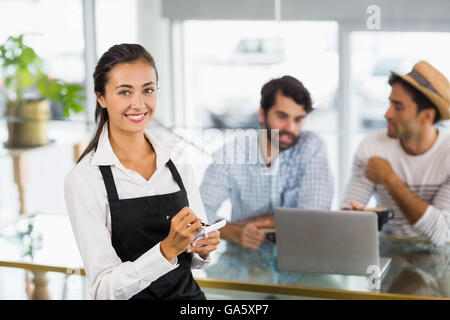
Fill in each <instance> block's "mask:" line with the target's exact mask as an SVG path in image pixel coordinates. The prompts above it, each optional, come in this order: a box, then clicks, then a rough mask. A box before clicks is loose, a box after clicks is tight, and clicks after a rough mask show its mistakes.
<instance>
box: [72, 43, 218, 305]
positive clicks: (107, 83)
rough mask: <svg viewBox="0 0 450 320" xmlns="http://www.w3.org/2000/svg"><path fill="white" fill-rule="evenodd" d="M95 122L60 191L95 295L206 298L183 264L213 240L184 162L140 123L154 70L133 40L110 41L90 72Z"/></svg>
mask: <svg viewBox="0 0 450 320" xmlns="http://www.w3.org/2000/svg"><path fill="white" fill-rule="evenodd" d="M94 85H95V94H96V96H97V107H96V110H95V120H96V122H98V128H97V131H96V134H95V136H94V138H93V139H92V141H91V142H90V143H89V145H88V147H87V148H86V150H85V151H84V152H83V154H82V155H81V157H80V159H79V160H78V163H77V165H76V166H75V168H74V169H73V170H72V171H71V172H70V173H69V174H68V175H67V176H66V179H65V184H64V192H65V199H66V205H67V210H68V213H69V217H70V221H71V225H72V229H73V231H74V234H75V239H76V241H77V244H78V247H79V250H80V253H81V257H82V259H83V262H84V265H85V269H86V275H87V278H88V281H89V286H90V293H91V295H92V297H93V298H94V299H205V295H204V294H203V292H202V291H201V290H200V288H199V286H198V285H197V283H196V282H195V280H194V279H193V277H192V273H191V268H201V267H203V266H205V265H206V264H207V263H208V262H209V260H210V258H209V254H210V252H211V251H214V250H215V249H216V248H217V245H218V244H219V241H220V240H219V232H218V231H214V232H211V233H209V234H207V235H205V236H204V237H203V238H202V239H199V240H197V241H195V242H193V240H194V237H195V235H196V234H197V232H198V231H199V230H201V228H202V225H201V223H202V222H206V214H205V211H204V208H203V204H202V202H201V199H200V194H199V191H198V187H197V183H196V181H195V178H194V172H193V170H192V167H191V166H190V165H188V164H187V163H186V161H185V159H184V157H183V155H182V152H179V151H178V152H177V151H176V148H171V147H170V146H168V145H165V144H164V143H162V142H159V141H157V140H156V139H154V138H153V137H151V136H150V135H148V134H147V133H145V128H146V127H147V125H148V124H149V122H150V120H151V119H152V118H153V115H154V113H155V111H156V101H157V94H156V93H157V89H158V87H157V85H158V73H157V70H156V66H155V62H154V60H153V58H152V56H151V55H150V54H149V53H148V52H147V51H146V50H145V49H144V48H143V47H142V46H140V45H137V44H121V45H115V46H113V47H111V48H110V49H109V50H108V51H107V52H105V53H104V54H103V56H102V57H101V58H100V60H99V61H98V64H97V66H96V68H95V72H94Z"/></svg>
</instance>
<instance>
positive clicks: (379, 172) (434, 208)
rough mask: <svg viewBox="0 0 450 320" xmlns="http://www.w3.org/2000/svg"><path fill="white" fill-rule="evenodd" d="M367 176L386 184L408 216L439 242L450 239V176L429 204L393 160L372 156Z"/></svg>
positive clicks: (427, 234) (418, 227)
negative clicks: (408, 183)
mask: <svg viewBox="0 0 450 320" xmlns="http://www.w3.org/2000/svg"><path fill="white" fill-rule="evenodd" d="M366 176H367V178H368V179H370V180H371V181H373V182H374V183H378V184H381V185H383V186H384V187H385V188H386V190H387V191H388V192H389V194H390V195H391V197H392V198H393V199H394V201H395V203H396V204H397V206H398V207H399V208H400V210H401V211H402V213H403V215H404V216H405V217H406V219H407V220H408V221H409V222H410V223H411V224H413V225H414V227H415V228H416V229H418V230H419V231H420V232H421V233H423V234H424V235H425V236H427V237H428V238H429V239H430V240H431V241H433V242H434V243H436V244H443V243H445V242H447V241H450V200H448V199H449V198H450V176H449V177H448V178H447V180H446V182H445V183H444V184H443V185H442V186H441V188H440V189H439V191H438V193H437V194H436V195H435V197H434V199H433V203H432V204H430V203H428V202H426V201H423V200H422V199H420V198H419V197H417V196H416V195H415V194H414V193H412V192H411V190H409V189H408V187H407V186H406V185H405V184H404V183H403V182H402V181H401V180H400V178H399V177H398V175H397V174H396V173H395V171H394V170H393V169H392V167H391V165H390V163H389V162H388V161H386V160H384V159H382V158H378V157H374V158H371V159H370V160H369V164H368V165H367V169H366Z"/></svg>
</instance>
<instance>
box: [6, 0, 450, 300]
mask: <svg viewBox="0 0 450 320" xmlns="http://www.w3.org/2000/svg"><path fill="white" fill-rule="evenodd" d="M449 12H450V2H448V1H446V0H430V1H428V2H424V1H419V0H408V1H407V0H397V1H388V0H371V1H352V0H341V1H331V0H314V1H313V0H228V1H219V0H164V1H163V0H64V1H60V0H0V43H5V42H6V41H7V39H8V37H10V36H19V35H22V34H23V43H24V44H26V45H27V46H29V47H32V48H33V49H34V51H35V53H36V54H37V55H38V56H39V57H40V58H41V59H42V68H43V70H44V71H45V73H46V74H47V75H48V78H50V79H60V80H61V81H64V82H66V83H71V84H75V85H79V86H80V87H81V88H82V91H83V93H84V99H83V100H82V102H81V103H80V104H81V106H82V107H83V110H82V111H81V112H78V113H70V115H69V117H67V116H65V115H64V114H63V112H62V111H61V108H60V107H58V105H55V104H54V103H52V104H51V115H50V121H49V122H48V134H47V135H48V139H49V142H50V143H49V146H44V147H35V148H22V149H21V150H20V151H19V154H20V155H18V154H17V152H16V151H17V150H16V151H14V150H13V151H12V149H11V148H8V145H7V140H8V129H7V127H8V126H7V123H8V121H10V120H11V119H10V118H9V117H10V115H8V114H7V100H6V97H5V95H4V94H3V93H4V91H5V90H6V87H7V85H8V82H7V81H6V80H5V78H6V76H5V73H6V72H7V68H3V73H2V74H3V76H1V75H0V143H1V147H0V226H2V225H7V224H8V223H10V221H13V220H14V219H16V218H17V216H18V215H19V212H22V213H35V212H47V213H52V214H56V215H65V214H66V208H65V203H64V192H63V181H64V177H65V175H66V174H67V173H68V172H69V171H70V170H71V168H72V167H73V165H74V156H75V155H76V154H77V150H76V147H77V146H78V147H81V148H82V144H78V143H79V142H80V141H82V140H83V139H82V138H85V137H87V138H89V137H90V135H91V133H92V131H93V130H94V128H95V123H94V110H95V96H94V94H93V81H92V73H93V71H94V67H95V64H96V62H97V60H98V58H99V57H100V56H101V54H102V53H103V52H105V51H106V50H107V49H108V48H109V47H110V46H112V45H114V44H118V43H124V42H128V43H140V44H142V45H143V46H144V47H145V48H146V49H147V50H148V51H149V52H150V53H151V54H152V55H153V56H154V58H155V60H156V64H157V67H158V72H159V76H160V84H159V87H160V94H159V104H158V109H157V113H156V118H155V121H154V122H152V123H151V124H150V126H149V131H151V133H153V134H155V135H157V136H160V137H161V138H162V139H167V140H171V141H173V140H175V141H182V142H183V143H186V144H187V145H188V146H189V147H190V148H192V149H193V150H194V152H197V153H210V152H211V151H213V149H214V148H217V147H219V145H217V144H213V145H212V146H211V145H209V146H208V148H205V146H204V142H203V141H201V139H200V138H199V135H198V134H196V133H194V134H190V135H189V137H187V136H186V135H183V134H180V132H185V131H184V130H191V132H199V130H200V131H201V129H208V128H216V129H218V130H226V129H227V128H258V126H259V122H258V117H257V112H258V108H259V98H260V89H261V87H262V85H263V84H264V83H265V82H267V81H269V80H270V79H272V78H274V77H279V76H282V75H285V74H289V75H292V76H294V77H297V78H298V79H299V80H300V81H302V82H303V83H304V85H305V86H306V87H307V88H308V89H309V90H310V92H311V94H312V97H313V102H314V104H313V106H314V107H315V109H316V110H315V111H313V112H312V113H311V114H310V115H309V116H308V118H307V120H306V123H305V129H307V130H314V131H315V132H317V133H318V134H320V135H321V136H322V137H323V138H324V139H325V141H326V143H327V146H328V153H329V160H330V164H331V168H332V170H333V175H334V178H335V196H334V199H333V207H334V209H336V208H338V206H339V202H340V200H341V198H342V196H343V193H344V191H345V187H346V183H347V180H348V178H349V173H350V169H351V163H352V159H353V154H354V152H355V150H356V148H357V146H358V143H359V142H360V141H361V139H362V138H363V137H364V136H366V135H367V134H368V133H370V132H373V131H375V130H379V129H381V128H384V127H385V120H384V113H385V111H386V110H387V107H388V95H389V91H390V87H389V85H388V84H387V79H388V76H389V74H390V71H391V70H394V71H397V72H399V73H407V72H409V71H410V70H411V68H412V66H413V64H414V63H416V62H417V61H419V60H427V61H429V62H430V63H431V64H433V65H434V66H435V67H437V68H438V69H439V70H440V71H442V72H443V73H444V74H445V75H446V76H447V77H448V78H449V77H450V58H449V57H450V15H449ZM439 125H440V126H442V127H449V124H448V123H446V122H443V123H440V124H439ZM83 141H84V140H83ZM14 152H16V153H14ZM206 165H207V164H201V163H200V164H199V165H196V171H197V175H198V180H199V181H201V179H202V174H203V171H204V169H205V167H206ZM19 169H20V170H19ZM18 171H20V176H18V173H17V172H18ZM223 210H227V209H226V207H225V209H223ZM7 269H8V268H0V298H14V297H17V298H21V297H23V291H22V289H20V288H19V289H17V293H16V294H17V295H16V296H14V294H12V296H8V294H7V292H10V291H7V290H6V289H5V288H4V285H3V283H4V282H1V280H2V279H3V280H4V281H5V279H6V278H8V277H7V276H3V278H2V273H1V272H2V270H7ZM11 270H12V269H11ZM11 270H10V271H9V272H10V273H11V274H12V273H14V272H19V271H17V270H14V271H11ZM3 272H5V271H3ZM55 290H56V289H55ZM58 290H59V289H58ZM61 290H62V289H61ZM58 294H59V293H58ZM58 294H57V295H58Z"/></svg>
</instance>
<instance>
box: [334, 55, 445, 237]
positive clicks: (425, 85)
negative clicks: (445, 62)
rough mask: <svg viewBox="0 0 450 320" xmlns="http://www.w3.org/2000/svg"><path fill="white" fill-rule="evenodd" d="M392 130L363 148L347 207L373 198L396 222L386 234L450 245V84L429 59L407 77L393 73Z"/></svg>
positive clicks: (360, 206) (378, 134)
mask: <svg viewBox="0 0 450 320" xmlns="http://www.w3.org/2000/svg"><path fill="white" fill-rule="evenodd" d="M389 84H390V85H391V88H392V89H391V94H390V96H389V102H390V106H389V108H388V110H387V112H386V114H385V118H386V120H387V125H388V126H387V130H382V131H379V132H376V133H374V134H372V135H370V136H368V137H366V138H365V139H364V140H363V141H362V142H361V144H360V145H359V147H358V150H357V152H356V154H355V159H354V163H353V172H352V177H351V180H350V182H349V185H348V187H347V192H346V195H345V197H344V200H343V203H342V207H343V208H353V209H356V210H362V209H364V206H365V205H366V204H367V202H368V201H369V198H370V196H371V195H372V194H375V196H376V198H377V201H378V203H379V204H380V205H382V206H383V207H387V208H389V209H394V211H395V218H394V219H393V220H391V221H390V222H389V223H388V224H386V225H385V227H384V228H383V233H384V234H385V235H390V236H398V237H426V238H428V239H429V240H430V241H432V242H433V243H435V244H438V245H442V244H444V243H446V242H448V241H450V134H449V133H448V132H445V131H444V130H443V129H438V128H437V127H436V126H435V124H436V123H437V122H438V121H441V120H448V119H450V84H449V81H448V80H447V78H446V77H445V76H444V75H443V74H442V73H441V72H439V71H438V70H437V69H435V68H434V67H433V66H432V65H430V64H429V63H427V62H425V61H420V62H419V63H417V64H416V65H414V67H413V69H412V71H411V72H410V73H408V74H406V75H403V76H402V75H398V74H396V73H394V72H392V74H391V77H390V78H389Z"/></svg>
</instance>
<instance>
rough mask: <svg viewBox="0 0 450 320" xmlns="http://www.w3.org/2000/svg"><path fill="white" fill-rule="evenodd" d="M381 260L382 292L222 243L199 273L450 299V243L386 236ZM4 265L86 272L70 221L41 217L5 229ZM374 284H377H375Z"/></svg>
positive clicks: (336, 291) (0, 248)
mask: <svg viewBox="0 0 450 320" xmlns="http://www.w3.org/2000/svg"><path fill="white" fill-rule="evenodd" d="M380 252H381V256H382V257H390V258H392V262H391V265H390V267H389V268H388V269H387V271H386V272H385V273H383V275H382V277H381V279H380V286H379V289H377V288H376V287H374V286H373V281H371V279H369V275H368V276H367V277H366V276H348V275H337V274H318V273H300V272H281V271H280V270H279V269H278V267H277V259H276V246H275V245H274V244H272V243H269V242H266V243H264V244H263V246H262V247H261V248H260V249H258V250H251V249H244V248H241V247H240V246H238V245H235V244H232V243H228V242H226V241H222V242H221V244H220V246H219V249H218V250H217V251H216V252H215V254H214V255H213V256H212V259H211V260H212V261H211V264H210V265H208V266H207V267H206V268H204V269H194V270H193V274H194V277H195V279H196V280H197V281H198V282H199V284H200V286H202V287H206V288H217V289H225V290H227V289H228V290H241V291H253V292H260V293H261V292H263V293H267V294H268V295H270V294H281V295H284V294H287V295H292V296H298V297H301V296H307V297H316V298H331V299H341V298H342V299H380V298H381V299H410V298H411V299H415V298H419V299H420V298H450V244H447V245H445V246H435V245H433V244H432V243H430V242H428V241H424V240H414V239H409V240H405V239H394V238H381V239H380ZM0 266H9V267H16V268H24V269H29V270H34V269H37V270H40V271H55V272H64V273H78V274H84V270H83V267H82V266H83V263H82V260H81V258H80V255H79V251H78V248H77V246H76V243H75V240H74V236H73V233H72V229H71V227H70V223H69V219H68V217H67V216H65V215H51V214H43V213H40V214H36V215H32V216H26V217H22V218H20V219H19V220H18V221H17V222H16V223H14V224H11V225H8V226H7V227H5V228H3V229H1V230H0ZM371 284H372V285H371Z"/></svg>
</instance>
